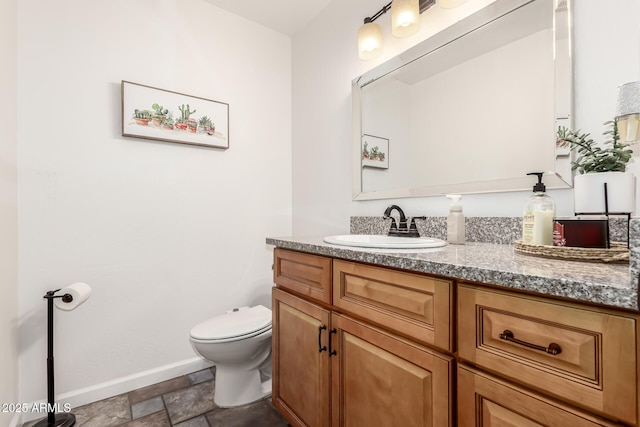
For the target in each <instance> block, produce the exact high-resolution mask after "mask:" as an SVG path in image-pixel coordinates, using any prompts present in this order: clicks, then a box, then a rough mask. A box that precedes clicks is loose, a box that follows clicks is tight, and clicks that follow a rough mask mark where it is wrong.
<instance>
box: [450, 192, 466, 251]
mask: <svg viewBox="0 0 640 427" xmlns="http://www.w3.org/2000/svg"><path fill="white" fill-rule="evenodd" d="M447 197H448V198H449V199H451V207H450V208H449V215H448V216H447V242H449V243H452V244H454V245H464V233H465V230H464V215H463V214H462V203H460V200H461V199H462V196H461V195H459V194H447Z"/></svg>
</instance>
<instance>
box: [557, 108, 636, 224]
mask: <svg viewBox="0 0 640 427" xmlns="http://www.w3.org/2000/svg"><path fill="white" fill-rule="evenodd" d="M605 125H607V126H609V129H607V130H606V131H605V132H604V133H603V135H605V136H606V137H607V140H606V141H605V143H604V145H603V146H600V145H598V144H597V143H596V141H594V140H593V139H592V138H590V137H589V134H588V133H586V134H585V133H581V132H580V131H579V130H578V131H575V132H574V131H570V130H568V129H567V128H565V127H559V128H558V134H557V136H558V139H561V140H562V141H566V142H568V143H569V146H570V147H571V149H572V150H576V155H577V157H576V159H575V160H573V161H572V162H571V169H572V170H575V171H577V172H578V174H577V175H576V176H575V177H574V181H573V189H574V208H575V212H576V213H582V214H589V213H592V214H596V213H605V212H608V213H631V212H633V211H634V210H635V209H634V208H635V176H634V175H633V174H632V173H631V172H627V164H628V163H629V161H631V158H632V155H633V151H632V150H631V149H630V148H629V145H628V144H625V143H622V142H620V135H619V134H618V122H617V120H612V121H608V122H605ZM605 183H606V184H607V185H606V192H607V198H606V200H605V185H604V184H605Z"/></svg>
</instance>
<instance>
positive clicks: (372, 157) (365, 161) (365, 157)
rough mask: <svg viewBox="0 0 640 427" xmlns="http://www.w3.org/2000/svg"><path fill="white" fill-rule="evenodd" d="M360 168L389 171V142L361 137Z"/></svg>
mask: <svg viewBox="0 0 640 427" xmlns="http://www.w3.org/2000/svg"><path fill="white" fill-rule="evenodd" d="M361 155H362V167H370V168H380V169H389V140H388V139H386V138H380V137H379V136H373V135H366V134H365V135H362V150H361Z"/></svg>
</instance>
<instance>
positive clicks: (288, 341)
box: [272, 288, 331, 427]
mask: <svg viewBox="0 0 640 427" xmlns="http://www.w3.org/2000/svg"><path fill="white" fill-rule="evenodd" d="M272 299H273V336H272V345H273V392H272V401H273V404H274V406H275V407H276V408H277V409H278V410H279V411H280V413H282V414H283V415H284V416H285V418H287V420H288V421H289V423H291V425H292V426H308V427H326V426H329V416H330V409H329V404H330V401H329V392H330V390H329V384H330V380H331V377H330V370H329V357H328V350H327V346H328V332H329V329H330V325H329V311H327V310H325V309H322V308H320V307H319V306H317V305H315V304H312V303H309V302H306V301H304V300H302V299H300V298H298V297H295V296H293V295H291V294H289V293H287V292H284V291H281V290H279V289H276V288H273V293H272ZM321 350H322V351H321Z"/></svg>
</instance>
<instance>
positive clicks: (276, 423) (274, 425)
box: [207, 400, 287, 427]
mask: <svg viewBox="0 0 640 427" xmlns="http://www.w3.org/2000/svg"><path fill="white" fill-rule="evenodd" d="M207 420H208V421H209V424H210V425H211V427H254V426H260V427H284V426H286V425H287V422H286V420H285V419H284V418H283V417H282V415H280V413H278V412H277V411H276V410H275V409H273V408H272V407H271V406H270V405H269V404H268V403H267V402H265V401H264V400H260V401H258V402H256V403H251V404H249V405H244V406H238V407H236V408H227V409H216V410H215V411H213V412H209V413H208V414H207Z"/></svg>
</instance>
